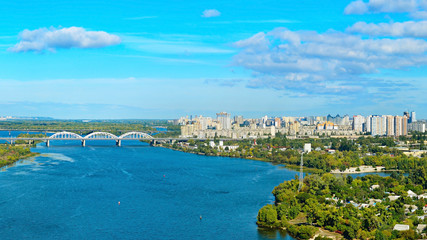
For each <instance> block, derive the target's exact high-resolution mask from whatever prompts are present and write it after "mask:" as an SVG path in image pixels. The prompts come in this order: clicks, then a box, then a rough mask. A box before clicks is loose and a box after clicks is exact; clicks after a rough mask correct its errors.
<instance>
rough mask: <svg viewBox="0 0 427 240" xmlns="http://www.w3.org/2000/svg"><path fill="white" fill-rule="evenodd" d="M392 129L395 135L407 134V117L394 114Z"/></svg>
mask: <svg viewBox="0 0 427 240" xmlns="http://www.w3.org/2000/svg"><path fill="white" fill-rule="evenodd" d="M394 130H395V134H394V136H396V137H399V136H406V135H408V118H407V117H406V116H403V117H402V116H395V117H394Z"/></svg>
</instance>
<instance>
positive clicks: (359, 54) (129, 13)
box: [0, 0, 427, 118]
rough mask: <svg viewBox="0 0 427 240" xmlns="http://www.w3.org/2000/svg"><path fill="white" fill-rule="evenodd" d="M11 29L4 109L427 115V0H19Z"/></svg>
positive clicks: (5, 12) (3, 49)
mask: <svg viewBox="0 0 427 240" xmlns="http://www.w3.org/2000/svg"><path fill="white" fill-rule="evenodd" d="M0 29H1V31H0V33H1V35H0V63H1V68H0V91H1V98H0V116H5V115H14V116H49V117H55V118H176V117H179V116H181V115H187V114H188V115H190V114H193V115H209V116H213V115H214V114H215V113H216V112H220V111H227V112H230V113H232V114H233V115H234V114H236V115H237V114H242V115H244V116H246V117H260V116H263V115H266V114H267V115H269V116H290V115H292V116H308V115H327V114H329V113H330V114H349V115H355V114H363V115H368V114H393V115H397V114H400V115H401V114H402V112H403V111H405V110H414V111H416V112H417V116H418V117H419V118H420V117H421V118H427V111H426V110H427V104H426V102H427V67H426V65H427V55H426V53H427V0H357V1H351V0H324V1H319V0H298V1H277V0H264V1H259V0H257V1H254V0H245V1H240V0H238V1H229V0H227V1H205V0H201V1H175V0H169V1H139V0H122V1H107V2H106V1H93V0H89V1H88V0H86V1H79V0H73V1H71V0H70V1H62V0H55V1H53V0H49V1H48V0H39V1H28V0H15V1H3V3H2V7H1V8H0Z"/></svg>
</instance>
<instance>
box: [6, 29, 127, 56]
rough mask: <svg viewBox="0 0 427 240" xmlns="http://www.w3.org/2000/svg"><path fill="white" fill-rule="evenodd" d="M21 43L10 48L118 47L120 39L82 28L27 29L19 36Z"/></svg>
mask: <svg viewBox="0 0 427 240" xmlns="http://www.w3.org/2000/svg"><path fill="white" fill-rule="evenodd" d="M19 38H20V39H21V41H20V42H19V43H17V44H16V45H15V46H13V47H11V48H9V51H12V52H27V51H36V52H43V51H45V50H48V51H55V50H56V49H60V48H101V47H106V46H110V45H116V44H119V43H120V42H121V39H120V37H118V36H116V35H113V34H109V33H106V32H103V31H86V29H84V28H81V27H69V28H60V29H57V28H53V27H51V28H49V29H48V28H39V29H36V30H28V29H25V30H24V31H22V32H21V33H20V34H19Z"/></svg>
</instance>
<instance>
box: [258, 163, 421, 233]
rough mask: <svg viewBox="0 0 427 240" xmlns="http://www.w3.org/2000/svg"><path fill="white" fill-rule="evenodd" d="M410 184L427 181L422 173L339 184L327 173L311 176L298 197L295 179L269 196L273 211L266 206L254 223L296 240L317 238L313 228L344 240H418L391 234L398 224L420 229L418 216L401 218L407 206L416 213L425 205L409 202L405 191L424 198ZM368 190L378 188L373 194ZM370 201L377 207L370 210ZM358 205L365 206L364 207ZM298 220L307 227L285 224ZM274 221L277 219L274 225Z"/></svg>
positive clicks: (343, 180)
mask: <svg viewBox="0 0 427 240" xmlns="http://www.w3.org/2000/svg"><path fill="white" fill-rule="evenodd" d="M416 172H418V171H416ZM411 178H415V179H418V181H420V182H425V181H426V179H425V176H424V175H423V174H422V173H419V174H414V176H408V177H405V176H403V175H402V176H400V177H399V178H398V179H396V178H393V177H380V176H378V175H367V176H364V177H357V178H356V179H353V178H352V177H350V176H349V177H346V178H343V177H336V176H334V175H332V174H329V173H325V174H323V175H317V174H311V175H309V176H306V177H305V178H304V186H303V188H302V189H301V191H300V192H298V182H299V181H298V179H294V180H290V181H285V182H283V183H281V184H279V185H278V186H276V187H275V188H274V190H273V192H272V193H273V195H274V196H275V205H267V206H265V207H263V208H262V209H261V210H260V212H259V214H258V221H260V219H264V220H263V221H262V224H259V225H260V226H264V227H277V226H283V225H285V226H286V228H287V230H288V231H289V233H290V234H291V235H293V236H295V237H297V238H299V239H307V238H310V237H312V236H313V235H314V233H315V232H316V231H315V230H316V228H315V227H321V228H324V229H327V230H329V231H332V232H337V233H341V234H342V235H343V237H344V238H346V239H373V238H376V239H398V238H400V239H416V238H417V237H419V235H418V234H417V233H416V232H415V231H414V230H413V229H411V230H410V231H404V232H397V233H393V232H394V231H392V228H393V226H394V225H395V224H396V223H402V222H403V221H410V222H411V226H413V225H414V224H415V223H416V224H419V223H420V220H419V219H418V218H416V216H415V215H414V214H416V213H405V208H406V207H405V205H415V206H417V207H419V208H420V209H422V207H423V206H425V201H424V199H417V198H414V199H411V198H409V197H407V191H408V190H413V191H417V192H418V193H422V192H423V191H424V189H425V188H423V187H421V186H420V185H417V184H415V183H414V182H413V181H412V180H411ZM372 185H379V187H378V188H375V189H372V188H371V186H372ZM391 194H399V195H400V197H399V198H398V199H397V200H395V201H390V200H389V199H388V196H389V195H391ZM374 199H376V200H375V204H373V203H372V202H371V203H370V204H368V203H369V202H370V201H372V200H374ZM361 204H367V206H364V207H362V206H363V205H361ZM411 208H412V207H410V208H409V210H410V209H411ZM273 211H276V212H277V214H276V215H275V214H274V213H273ZM293 211H294V212H293ZM291 212H293V214H291ZM301 214H303V215H304V216H305V217H306V222H305V223H306V225H300V226H295V225H293V224H289V221H290V220H291V219H293V218H295V216H297V215H298V216H299V215H301ZM421 214H424V213H423V212H421ZM267 215H268V217H269V218H267ZM274 216H276V217H277V218H276V219H273V218H274ZM407 218H410V219H407ZM267 219H268V220H267ZM298 219H300V217H298ZM405 219H407V220H405ZM269 223H271V224H269ZM412 223H414V224H412ZM313 229H314V230H313ZM388 233H390V234H388ZM388 235H390V236H388Z"/></svg>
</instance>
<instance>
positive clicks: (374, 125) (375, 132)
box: [371, 116, 387, 136]
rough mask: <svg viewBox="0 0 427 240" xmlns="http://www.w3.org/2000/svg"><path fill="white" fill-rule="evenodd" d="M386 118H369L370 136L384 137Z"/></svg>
mask: <svg viewBox="0 0 427 240" xmlns="http://www.w3.org/2000/svg"><path fill="white" fill-rule="evenodd" d="M386 127H387V122H386V117H385V116H372V118H371V135H372V136H384V135H386Z"/></svg>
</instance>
